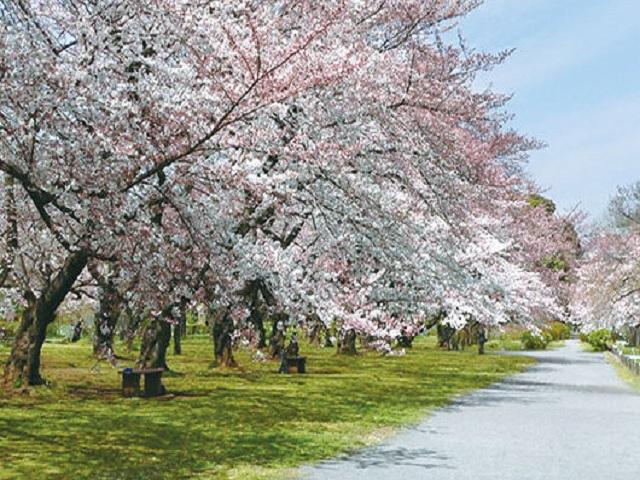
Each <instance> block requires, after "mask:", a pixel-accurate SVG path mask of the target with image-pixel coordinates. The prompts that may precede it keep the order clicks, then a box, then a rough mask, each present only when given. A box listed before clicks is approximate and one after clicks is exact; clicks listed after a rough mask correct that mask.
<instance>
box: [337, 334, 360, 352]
mask: <svg viewBox="0 0 640 480" xmlns="http://www.w3.org/2000/svg"><path fill="white" fill-rule="evenodd" d="M338 353H339V354H340V355H355V354H356V353H357V352H356V331H355V330H354V329H353V328H350V329H348V330H346V331H344V332H342V334H341V335H340V338H339V339H338Z"/></svg>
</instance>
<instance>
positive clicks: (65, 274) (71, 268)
mask: <svg viewBox="0 0 640 480" xmlns="http://www.w3.org/2000/svg"><path fill="white" fill-rule="evenodd" d="M87 260H88V254H87V252H84V251H80V252H75V253H72V254H70V255H69V256H68V257H67V259H66V261H65V262H64V265H63V266H62V268H61V269H60V271H59V272H58V274H57V275H56V276H55V277H54V278H53V280H52V281H51V282H49V284H48V285H47V286H46V288H45V289H44V290H43V292H42V293H41V295H40V297H38V298H36V297H35V296H34V295H33V293H31V292H29V293H28V294H25V297H26V298H27V302H28V307H27V309H26V310H25V311H24V312H23V314H22V320H21V322H20V326H19V327H18V331H17V332H16V337H15V340H14V342H13V348H12V349H11V355H10V356H9V359H8V360H7V363H6V365H5V370H4V376H5V383H8V384H13V385H14V386H23V385H40V384H42V383H44V380H43V379H42V377H41V376H40V354H41V351H42V344H43V343H44V340H45V338H46V335H47V325H49V324H50V323H51V322H52V321H53V320H54V319H55V315H56V310H57V309H58V307H59V306H60V304H61V303H62V301H63V300H64V298H65V297H66V295H67V293H69V291H70V290H71V288H72V287H73V284H74V283H75V281H76V279H77V278H78V276H80V274H81V273H82V271H83V270H84V268H85V266H86V265H87Z"/></svg>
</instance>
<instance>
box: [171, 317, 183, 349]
mask: <svg viewBox="0 0 640 480" xmlns="http://www.w3.org/2000/svg"><path fill="white" fill-rule="evenodd" d="M181 335H182V322H180V323H176V324H174V325H173V354H174V355H182V339H181Z"/></svg>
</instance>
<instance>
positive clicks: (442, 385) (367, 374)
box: [0, 337, 531, 479]
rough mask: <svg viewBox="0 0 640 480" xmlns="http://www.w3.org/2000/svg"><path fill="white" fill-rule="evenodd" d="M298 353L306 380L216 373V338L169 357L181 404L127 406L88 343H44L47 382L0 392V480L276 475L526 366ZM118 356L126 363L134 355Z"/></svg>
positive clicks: (254, 367)
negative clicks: (24, 391) (213, 354)
mask: <svg viewBox="0 0 640 480" xmlns="http://www.w3.org/2000/svg"><path fill="white" fill-rule="evenodd" d="M302 348H303V353H304V354H305V355H307V357H308V360H307V365H308V372H309V373H308V374H307V375H278V374H277V373H276V371H277V368H278V364H277V362H264V363H258V362H253V361H252V360H251V356H250V352H243V351H240V352H238V353H237V359H238V361H239V363H240V365H241V368H240V369H237V370H218V369H211V368H209V364H210V361H211V353H210V352H211V346H210V344H209V341H208V339H207V338H206V337H189V338H187V339H186V340H185V342H184V345H183V352H184V355H181V356H173V355H170V356H169V359H168V363H169V366H170V367H171V368H172V370H174V371H175V372H179V375H169V376H167V377H166V379H165V382H164V383H165V385H166V386H167V388H168V390H169V391H170V392H172V393H174V394H176V397H175V398H173V399H152V400H143V399H125V398H122V397H121V395H120V390H119V386H120V377H119V375H118V371H117V370H116V369H115V368H113V367H111V366H110V365H108V364H106V363H100V364H98V365H96V361H95V360H94V359H93V357H92V356H91V348H90V345H89V344H88V343H85V342H84V341H83V342H80V343H78V344H71V345H61V344H55V345H54V344H47V345H46V346H45V349H44V354H43V364H44V365H45V368H44V375H45V376H46V378H47V379H48V380H49V381H50V382H51V384H50V386H49V387H46V388H39V389H37V390H36V391H35V392H34V393H33V392H32V393H31V394H29V395H25V394H21V395H13V396H9V395H8V394H7V392H2V393H0V431H1V432H2V435H0V451H2V452H3V457H2V458H0V478H2V479H5V478H6V479H13V478H21V477H28V476H31V477H33V474H34V472H39V474H41V475H42V476H43V477H46V478H52V479H55V478H74V479H80V478H92V479H164V478H167V479H168V478H171V479H175V478H264V477H270V476H276V475H277V476H278V477H279V478H282V477H280V475H281V474H282V473H283V470H281V469H283V468H288V467H295V466H297V465H300V464H302V463H305V462H313V461H317V460H319V459H322V458H326V457H329V456H333V455H336V454H337V453H339V452H343V451H347V450H350V449H354V448H358V447H361V446H363V445H364V444H366V443H368V442H371V441H375V440H378V439H379V438H380V437H381V436H383V435H384V434H386V433H388V432H389V431H390V429H392V428H395V427H398V426H401V425H405V424H408V423H411V422H415V421H417V420H418V419H419V418H420V417H421V416H423V415H424V414H425V413H426V412H427V411H428V410H429V409H431V408H434V407H437V406H440V405H443V404H445V403H446V402H447V401H449V400H450V399H451V398H452V397H453V396H454V395H457V394H460V393H464V392H467V391H469V390H471V389H474V388H480V387H483V386H486V385H488V384H490V383H492V382H494V381H496V380H498V379H500V378H502V377H503V376H505V375H507V374H510V373H513V372H515V371H518V370H520V369H522V368H524V367H525V366H526V365H527V364H529V363H530V362H531V360H529V359H526V358H522V357H520V356H517V357H510V356H497V355H485V356H478V355H476V354H474V353H472V352H442V351H435V350H434V348H433V346H432V342H430V339H420V340H419V341H418V342H417V344H416V346H415V348H414V349H413V350H411V351H409V352H408V354H407V355H406V356H403V357H381V356H379V355H377V354H366V355H359V356H357V357H355V358H350V357H339V356H336V355H335V352H334V350H333V349H320V348H315V347H310V346H307V345H303V346H302ZM120 350H121V349H120V348H119V349H118V351H120ZM7 354H8V350H7V349H6V348H5V349H3V350H0V360H4V358H5V357H6V355H7ZM122 354H123V356H124V357H128V358H129V359H130V360H121V361H120V363H121V365H122V366H128V365H131V364H132V363H133V359H134V358H135V354H134V353H130V354H129V353H126V352H125V351H124V350H123V349H122Z"/></svg>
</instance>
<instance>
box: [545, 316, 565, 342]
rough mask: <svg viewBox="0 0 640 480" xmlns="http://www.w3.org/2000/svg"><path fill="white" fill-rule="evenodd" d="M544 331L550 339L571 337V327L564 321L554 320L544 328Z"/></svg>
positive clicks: (556, 339) (557, 339)
mask: <svg viewBox="0 0 640 480" xmlns="http://www.w3.org/2000/svg"><path fill="white" fill-rule="evenodd" d="M544 333H545V334H548V335H549V337H550V338H551V340H552V341H556V342H557V341H559V340H568V339H569V338H570V337H571V327H570V326H569V325H567V324H566V323H562V322H558V321H555V322H551V324H550V325H549V326H548V327H547V328H545V329H544Z"/></svg>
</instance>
